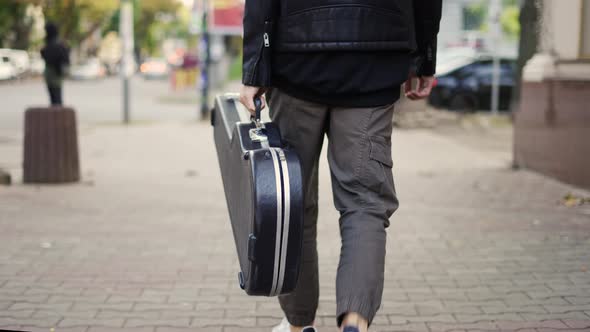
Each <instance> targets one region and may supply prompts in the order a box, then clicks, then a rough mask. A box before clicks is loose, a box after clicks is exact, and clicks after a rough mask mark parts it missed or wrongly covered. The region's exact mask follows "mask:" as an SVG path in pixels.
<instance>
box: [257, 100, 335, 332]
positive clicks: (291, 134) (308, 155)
mask: <svg viewBox="0 0 590 332" xmlns="http://www.w3.org/2000/svg"><path fill="white" fill-rule="evenodd" d="M267 97H268V98H269V107H270V112H271V118H272V120H273V122H275V123H276V124H277V125H278V126H279V128H280V130H281V135H282V137H283V139H284V140H285V141H286V143H287V144H288V145H290V146H291V147H292V148H293V149H294V150H295V151H296V152H297V155H298V156H299V159H300V161H301V167H302V176H303V182H304V183H303V186H304V187H303V190H304V192H305V195H304V204H305V205H304V206H305V213H304V229H303V249H302V261H301V267H300V271H299V279H298V282H297V286H296V287H295V290H294V291H293V292H292V293H291V294H288V295H283V296H280V297H279V302H280V304H281V308H282V309H283V311H284V312H285V316H286V317H287V320H288V321H289V323H290V324H291V325H294V326H306V325H310V324H311V323H312V322H313V321H314V320H315V314H316V311H317V308H318V299H319V276H318V253H317V248H316V244H317V242H316V237H317V227H316V225H317V216H318V159H319V155H320V152H321V149H322V144H323V141H324V134H325V128H326V124H327V114H328V113H327V108H326V107H325V106H322V105H319V104H315V103H310V102H306V101H303V100H300V99H296V98H293V97H291V96H289V95H287V94H285V93H283V92H281V91H280V90H277V89H274V90H273V91H271V92H270V93H268V94H267Z"/></svg>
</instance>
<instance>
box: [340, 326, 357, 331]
mask: <svg viewBox="0 0 590 332" xmlns="http://www.w3.org/2000/svg"><path fill="white" fill-rule="evenodd" d="M342 332H359V328H358V327H355V326H345V327H344V330H342Z"/></svg>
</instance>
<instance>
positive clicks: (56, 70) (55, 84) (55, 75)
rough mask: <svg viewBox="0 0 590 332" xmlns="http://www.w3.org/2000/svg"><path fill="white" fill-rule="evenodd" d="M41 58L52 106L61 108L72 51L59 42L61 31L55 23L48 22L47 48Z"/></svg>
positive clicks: (42, 51) (46, 28) (46, 26)
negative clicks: (63, 87) (63, 88)
mask: <svg viewBox="0 0 590 332" xmlns="http://www.w3.org/2000/svg"><path fill="white" fill-rule="evenodd" d="M41 57H43V60H45V73H44V77H45V83H46V84H47V90H48V91H49V98H50V100H51V106H61V105H63V99H62V86H63V80H64V77H65V74H66V72H67V67H68V66H69V65H70V51H69V49H68V48H67V47H66V46H65V45H64V43H62V42H61V41H60V40H59V30H58V28H57V26H56V25H55V24H54V23H51V22H48V23H47V24H46V25H45V47H43V49H42V50H41Z"/></svg>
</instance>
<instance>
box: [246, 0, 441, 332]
mask: <svg viewBox="0 0 590 332" xmlns="http://www.w3.org/2000/svg"><path fill="white" fill-rule="evenodd" d="M441 7H442V0H395V1H393V0H347V1H343V0H336V1H334V0H330V1H329V0H264V1H260V0H258V1H255V0H246V7H245V16H244V64H243V84H244V85H243V87H242V91H241V95H240V100H241V102H242V103H243V104H244V105H245V106H246V107H247V108H248V109H249V110H250V111H251V112H253V111H254V109H255V106H254V101H253V100H254V98H255V97H259V96H263V95H264V94H265V93H266V99H267V102H268V104H269V106H270V114H271V118H272V120H273V122H274V123H276V124H277V125H278V127H279V128H280V130H281V134H282V137H283V138H284V139H285V141H287V143H288V144H289V145H290V146H291V147H292V148H293V149H294V150H295V151H296V152H297V154H298V155H299V158H300V161H301V167H302V173H303V181H304V196H305V199H304V200H305V216H304V235H303V237H304V240H303V251H302V262H301V269H300V275H299V282H298V284H297V286H296V288H295V291H294V292H292V293H291V294H288V295H283V296H280V297H279V302H280V305H281V308H282V310H283V312H284V313H285V316H286V318H285V319H284V320H283V322H282V323H281V324H280V325H279V326H277V327H275V328H274V329H273V331H274V332H283V331H285V332H287V331H297V332H299V331H304V332H311V331H316V330H315V328H314V327H313V324H314V320H315V315H316V310H317V307H318V297H319V281H318V280H319V278H318V257H317V249H316V233H317V232H316V225H317V214H318V176H319V174H318V158H319V156H320V151H321V149H322V144H323V141H324V136H325V135H327V137H328V162H329V165H330V173H331V174H330V175H331V178H332V187H333V188H332V190H333V196H334V202H335V206H336V209H337V210H338V211H339V212H340V220H339V225H340V235H341V238H342V246H341V255H340V262H339V266H338V274H337V278H336V300H337V312H336V315H337V324H338V326H339V327H340V329H341V331H344V332H359V331H360V332H365V331H367V329H368V327H369V326H370V325H371V322H372V320H373V318H374V317H375V314H376V313H377V311H378V309H379V307H380V305H381V297H382V293H383V283H384V265H385V242H386V228H387V227H388V225H389V218H390V217H391V215H392V214H393V213H394V211H395V210H396V209H397V208H398V200H397V197H396V192H395V188H394V181H393V174H392V156H391V133H392V117H393V109H394V107H393V104H394V102H395V101H396V100H398V99H399V97H400V90H401V88H400V86H401V85H402V84H404V82H405V89H404V90H405V95H406V96H407V97H408V98H409V99H412V100H417V99H423V98H426V97H427V96H428V95H429V94H430V91H431V88H432V85H433V82H434V77H433V75H434V73H435V67H436V39H437V34H438V31H439V22H440V18H441V11H442V9H441ZM414 81H417V84H416V86H414V85H413V84H412V83H413V82H414Z"/></svg>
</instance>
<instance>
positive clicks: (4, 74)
mask: <svg viewBox="0 0 590 332" xmlns="http://www.w3.org/2000/svg"><path fill="white" fill-rule="evenodd" d="M16 76H17V71H16V68H15V66H14V65H13V64H12V61H11V59H10V58H9V57H7V56H3V55H0V81H5V80H10V79H13V78H16Z"/></svg>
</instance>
